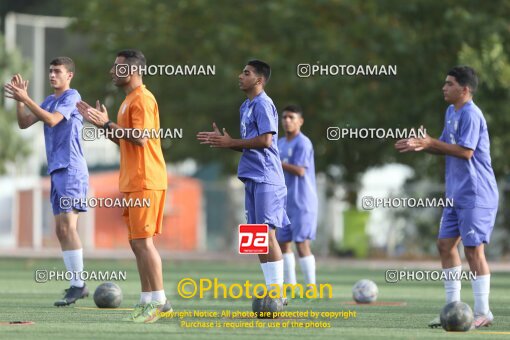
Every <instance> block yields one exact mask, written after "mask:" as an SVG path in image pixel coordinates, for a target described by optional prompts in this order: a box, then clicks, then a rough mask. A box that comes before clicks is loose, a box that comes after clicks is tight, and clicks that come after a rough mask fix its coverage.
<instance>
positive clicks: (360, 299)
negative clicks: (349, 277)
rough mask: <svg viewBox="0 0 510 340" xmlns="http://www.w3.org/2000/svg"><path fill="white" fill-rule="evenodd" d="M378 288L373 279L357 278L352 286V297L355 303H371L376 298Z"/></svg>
mask: <svg viewBox="0 0 510 340" xmlns="http://www.w3.org/2000/svg"><path fill="white" fill-rule="evenodd" d="M377 294H379V289H378V288H377V285H376V284H375V282H374V281H370V280H365V279H364V280H359V281H358V282H356V283H355V284H354V287H352V298H353V299H354V301H356V302H357V303H371V302H374V301H375V300H377Z"/></svg>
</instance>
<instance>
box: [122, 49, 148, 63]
mask: <svg viewBox="0 0 510 340" xmlns="http://www.w3.org/2000/svg"><path fill="white" fill-rule="evenodd" d="M117 57H124V58H126V63H127V64H128V65H138V66H145V64H146V63H147V61H146V60H145V56H144V55H143V53H142V51H139V50H130V49H128V50H122V51H119V52H118V53H117Z"/></svg>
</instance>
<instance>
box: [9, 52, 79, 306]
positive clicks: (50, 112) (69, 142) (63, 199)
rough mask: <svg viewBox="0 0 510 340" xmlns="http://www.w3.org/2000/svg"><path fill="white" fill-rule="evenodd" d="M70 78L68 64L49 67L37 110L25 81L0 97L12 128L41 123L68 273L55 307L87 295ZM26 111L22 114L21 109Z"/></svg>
mask: <svg viewBox="0 0 510 340" xmlns="http://www.w3.org/2000/svg"><path fill="white" fill-rule="evenodd" d="M73 76H74V62H73V61H72V60H71V59H70V58H68V57H58V58H55V59H53V60H52V61H51V62H50V69H49V80H50V85H51V87H52V88H53V90H54V93H53V94H52V95H50V96H48V97H47V98H46V99H45V100H44V101H43V103H42V104H41V105H40V106H39V105H38V104H37V103H36V102H34V101H33V100H32V99H31V98H30V97H29V95H28V93H27V89H28V81H25V80H23V78H22V77H21V75H19V74H17V75H15V76H14V77H13V78H12V80H11V83H10V84H6V85H5V86H4V88H5V93H6V94H5V95H6V97H8V98H12V99H15V100H16V101H17V107H16V108H17V118H18V125H19V127H20V128H22V129H26V128H28V127H30V126H32V125H33V124H35V123H37V122H38V121H42V122H43V123H44V140H45V145H46V157H47V160H48V174H49V175H50V176H51V205H52V208H53V215H55V224H56V232H57V237H58V240H59V242H60V246H61V248H62V255H63V258H64V263H65V266H66V269H67V271H68V272H72V274H73V275H72V279H71V287H70V288H69V289H67V290H66V294H65V296H64V298H63V299H62V300H58V301H56V302H55V306H67V305H69V304H71V303H74V302H76V300H78V299H81V298H83V297H86V296H88V294H89V292H88V289H87V286H86V285H85V282H83V280H82V279H81V272H82V271H83V251H82V245H81V241H80V236H79V235H78V231H77V229H76V228H77V223H78V212H80V211H86V210H87V209H86V207H85V205H84V201H85V199H86V197H87V188H88V178H89V175H88V170H87V164H86V162H85V158H84V157H83V152H82V147H81V142H80V140H81V131H82V128H83V118H82V116H81V115H80V114H79V113H78V110H77V109H76V103H77V102H79V101H80V99H81V98H80V94H79V93H78V91H76V90H75V89H72V88H70V84H71V80H72V79H73ZM27 109H28V110H27Z"/></svg>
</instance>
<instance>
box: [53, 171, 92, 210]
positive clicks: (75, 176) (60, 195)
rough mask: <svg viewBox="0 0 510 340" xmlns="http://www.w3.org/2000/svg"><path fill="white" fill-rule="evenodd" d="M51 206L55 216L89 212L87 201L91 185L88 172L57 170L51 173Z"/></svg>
mask: <svg viewBox="0 0 510 340" xmlns="http://www.w3.org/2000/svg"><path fill="white" fill-rule="evenodd" d="M50 176H51V194H50V200H51V206H52V208H53V215H59V214H60V213H63V212H70V211H72V210H77V211H87V206H86V204H85V200H86V199H87V189H88V185H89V174H88V172H87V170H80V169H75V168H64V169H57V170H55V171H53V172H52V173H51V175H50Z"/></svg>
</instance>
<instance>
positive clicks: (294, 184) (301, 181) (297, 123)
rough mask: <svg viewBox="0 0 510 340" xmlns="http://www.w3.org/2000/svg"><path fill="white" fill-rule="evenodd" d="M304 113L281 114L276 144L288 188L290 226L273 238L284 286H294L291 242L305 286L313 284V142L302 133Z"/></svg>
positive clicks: (291, 109) (289, 111)
mask: <svg viewBox="0 0 510 340" xmlns="http://www.w3.org/2000/svg"><path fill="white" fill-rule="evenodd" d="M303 122H304V120H303V111H302V110H301V108H299V107H298V106H295V105H290V106H287V107H285V108H284V109H283V113H282V126H283V130H284V131H285V137H282V138H280V139H279V140H278V150H279V152H280V159H281V161H282V167H283V173H284V175H285V184H286V185H287V214H288V216H289V219H290V223H291V224H290V225H289V226H287V227H285V228H282V229H279V230H278V232H277V233H276V238H277V239H278V242H279V243H280V248H281V249H282V253H283V273H284V283H289V284H296V283H297V282H296V269H295V268H296V259H295V257H294V252H293V251H292V242H295V243H296V249H297V252H298V255H299V264H300V267H301V271H302V272H303V275H304V277H305V283H306V285H309V284H315V283H316V282H315V257H314V256H313V254H312V251H311V249H310V240H314V239H315V233H316V231H317V210H318V202H317V186H316V183H315V162H314V152H313V145H312V142H311V141H310V139H309V138H308V137H306V136H305V135H304V134H303V133H302V132H301V126H302V125H303Z"/></svg>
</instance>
